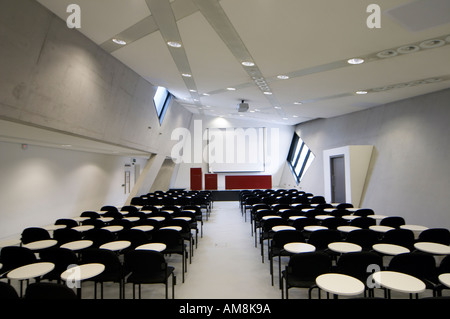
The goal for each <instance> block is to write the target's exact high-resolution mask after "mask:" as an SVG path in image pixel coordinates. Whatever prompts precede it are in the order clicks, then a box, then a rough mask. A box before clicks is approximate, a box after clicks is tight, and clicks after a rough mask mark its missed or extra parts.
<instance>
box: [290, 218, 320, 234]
mask: <svg viewBox="0 0 450 319" xmlns="http://www.w3.org/2000/svg"><path fill="white" fill-rule="evenodd" d="M312 225H318V221H317V220H315V219H313V218H299V219H296V220H294V221H293V222H292V226H293V227H295V229H297V230H300V231H302V230H303V228H305V226H312Z"/></svg>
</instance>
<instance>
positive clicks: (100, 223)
mask: <svg viewBox="0 0 450 319" xmlns="http://www.w3.org/2000/svg"><path fill="white" fill-rule="evenodd" d="M81 224H82V225H92V226H94V227H95V228H102V227H105V226H106V224H105V222H104V221H102V220H100V219H94V218H91V219H86V220H83V221H82V222H81Z"/></svg>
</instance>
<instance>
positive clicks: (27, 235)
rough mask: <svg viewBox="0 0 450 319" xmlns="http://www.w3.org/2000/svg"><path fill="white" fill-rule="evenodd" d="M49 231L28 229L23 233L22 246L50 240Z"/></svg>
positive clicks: (37, 228) (34, 228) (35, 228)
mask: <svg viewBox="0 0 450 319" xmlns="http://www.w3.org/2000/svg"><path fill="white" fill-rule="evenodd" d="M50 238H51V236H50V233H49V232H48V230H46V229H44V228H41V227H28V228H25V229H24V230H23V231H22V238H21V240H22V244H28V243H31V242H34V241H38V240H46V239H50Z"/></svg>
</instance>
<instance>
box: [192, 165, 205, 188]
mask: <svg viewBox="0 0 450 319" xmlns="http://www.w3.org/2000/svg"><path fill="white" fill-rule="evenodd" d="M202 189H203V178H202V169H201V168H196V167H192V168H191V190H193V191H199V190H202Z"/></svg>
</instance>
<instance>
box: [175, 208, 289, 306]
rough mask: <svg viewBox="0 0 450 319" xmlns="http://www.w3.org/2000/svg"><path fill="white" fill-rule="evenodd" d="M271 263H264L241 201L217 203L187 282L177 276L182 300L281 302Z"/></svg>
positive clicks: (197, 250)
mask: <svg viewBox="0 0 450 319" xmlns="http://www.w3.org/2000/svg"><path fill="white" fill-rule="evenodd" d="M269 269H270V267H269V262H268V261H267V259H266V261H265V263H264V264H263V263H262V262H261V255H260V247H259V245H258V248H255V246H254V237H252V236H251V232H250V223H249V222H248V221H247V222H244V218H243V216H242V215H241V211H240V208H239V202H214V207H213V210H212V212H211V215H210V217H209V220H208V221H204V225H203V238H200V235H199V242H198V249H196V250H195V251H194V257H193V259H192V264H190V265H188V272H187V274H186V278H185V283H184V284H181V274H179V275H178V276H177V280H178V282H179V283H180V284H177V285H176V288H175V289H176V290H175V297H176V298H179V299H243V298H245V299H273V298H275V299H279V298H280V297H281V292H280V290H279V289H278V287H277V285H275V286H272V285H271V281H270V272H269Z"/></svg>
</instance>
